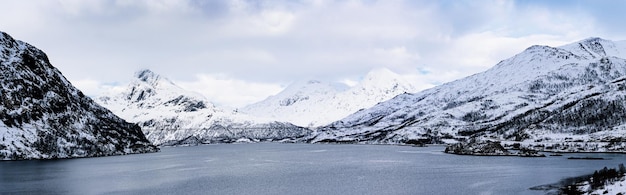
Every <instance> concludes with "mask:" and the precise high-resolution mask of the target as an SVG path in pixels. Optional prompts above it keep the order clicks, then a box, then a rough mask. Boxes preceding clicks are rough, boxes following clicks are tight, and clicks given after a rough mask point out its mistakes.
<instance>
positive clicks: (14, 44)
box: [0, 32, 158, 160]
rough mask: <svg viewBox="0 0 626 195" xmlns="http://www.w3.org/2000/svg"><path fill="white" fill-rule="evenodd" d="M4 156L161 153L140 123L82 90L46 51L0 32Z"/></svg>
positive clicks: (0, 145) (1, 144) (0, 125)
mask: <svg viewBox="0 0 626 195" xmlns="http://www.w3.org/2000/svg"><path fill="white" fill-rule="evenodd" d="M0 75H2V76H1V77H0V85H1V87H0V97H1V99H0V137H2V139H1V140H0V159H4V160H19V159H56V158H74V157H94V156H109V155H121V154H133V153H145V152H156V151H158V148H156V147H155V146H153V145H152V144H151V143H150V142H149V141H148V140H147V139H146V137H145V136H144V134H143V133H142V132H141V129H140V128H139V126H137V125H134V124H130V123H127V122H126V121H124V120H123V119H121V118H119V117H117V116H116V115H114V114H113V113H111V112H110V111H109V110H107V109H106V108H103V107H101V106H99V105H98V104H96V103H95V102H94V101H93V100H92V99H90V98H89V97H87V96H85V95H83V93H82V92H81V91H79V90H78V89H76V88H75V87H74V86H72V84H71V83H70V82H69V81H67V79H65V77H63V75H62V74H61V72H59V70H57V69H56V68H54V67H53V66H52V65H51V64H50V62H49V60H48V57H47V56H46V54H45V53H44V52H42V51H41V50H39V49H37V48H35V47H33V46H31V45H29V44H28V43H25V42H22V41H19V40H14V39H13V38H12V37H11V36H9V35H8V34H6V33H4V32H0Z"/></svg>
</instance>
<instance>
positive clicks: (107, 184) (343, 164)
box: [0, 143, 626, 194]
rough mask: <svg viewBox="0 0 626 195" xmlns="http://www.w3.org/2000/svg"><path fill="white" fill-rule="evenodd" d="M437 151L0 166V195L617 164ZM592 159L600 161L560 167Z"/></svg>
mask: <svg viewBox="0 0 626 195" xmlns="http://www.w3.org/2000/svg"><path fill="white" fill-rule="evenodd" d="M443 150H444V147H442V146H430V147H407V146H385V145H325V144H276V143H272V144H218V145H204V146H196V147H169V148H162V151H161V152H159V153H151V154H138V155H126V156H111V157H99V158H82V159H65V160H39V161H6V162H0V194H11V193H14V194H543V193H545V192H543V191H533V190H529V188H530V187H533V186H538V185H542V184H549V183H554V182H557V181H559V180H560V179H563V178H566V177H573V176H579V175H583V174H589V173H593V171H594V170H597V169H601V168H603V167H605V166H607V167H616V166H617V165H618V164H619V163H624V162H625V160H626V155H623V154H565V155H564V156H559V157H545V158H522V157H489V156H459V155H451V154H445V153H443V152H442V151H443ZM570 156H578V157H581V156H594V157H603V158H607V159H608V160H568V159H567V157H570Z"/></svg>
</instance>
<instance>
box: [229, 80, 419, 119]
mask: <svg viewBox="0 0 626 195" xmlns="http://www.w3.org/2000/svg"><path fill="white" fill-rule="evenodd" d="M414 91H415V88H414V87H413V86H412V85H411V84H410V83H409V82H407V81H405V80H403V79H402V78H401V77H400V76H399V75H397V74H396V73H394V72H392V71H390V70H388V69H375V70H372V71H370V72H369V73H368V74H367V75H366V76H365V78H364V79H363V80H362V81H361V82H360V83H359V84H357V85H356V86H353V87H348V86H346V85H344V84H341V83H331V82H323V81H317V80H308V81H300V82H296V83H294V84H292V85H290V86H289V87H287V88H286V89H285V90H283V91H282V92H280V93H279V94H277V95H274V96H271V97H268V98H267V99H265V100H263V101H261V102H258V103H255V104H252V105H249V106H246V107H244V108H242V109H241V111H242V112H245V113H248V114H251V115H255V116H266V117H269V118H273V119H275V120H278V121H288V122H291V123H293V124H296V125H299V126H308V127H316V126H321V125H327V124H330V123H331V122H333V121H336V120H339V119H341V118H343V117H346V116H348V115H349V114H351V113H354V112H356V111H358V110H360V109H365V108H369V107H371V106H373V105H375V104H376V103H378V102H382V101H385V100H388V99H391V98H392V97H394V96H396V95H398V94H402V93H407V92H414Z"/></svg>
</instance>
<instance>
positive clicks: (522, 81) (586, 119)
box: [309, 38, 626, 151]
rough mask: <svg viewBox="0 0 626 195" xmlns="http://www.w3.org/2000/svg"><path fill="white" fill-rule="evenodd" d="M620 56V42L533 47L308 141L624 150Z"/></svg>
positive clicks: (625, 55)
mask: <svg viewBox="0 0 626 195" xmlns="http://www.w3.org/2000/svg"><path fill="white" fill-rule="evenodd" d="M625 59H626V42H624V41H621V42H613V41H609V40H604V39H600V38H589V39H585V40H582V41H579V42H575V43H572V44H568V45H564V46H561V47H549V46H532V47H530V48H528V49H526V50H525V51H523V52H522V53H520V54H517V55H515V56H513V57H511V58H509V59H506V60H503V61H501V62H499V63H498V64H497V65H495V66H494V67H493V68H491V69H489V70H487V71H485V72H482V73H478V74H475V75H472V76H469V77H466V78H463V79H459V80H456V81H453V82H450V83H446V84H443V85H440V86H437V87H434V88H431V89H427V90H424V91H422V92H419V93H413V94H401V95H399V96H397V97H395V98H393V99H391V100H388V101H385V102H382V103H379V104H377V105H375V106H373V107H371V108H368V109H365V110H361V111H358V112H356V113H354V114H352V115H350V116H348V117H346V118H344V119H342V120H339V121H336V122H333V123H332V124H330V125H327V126H325V127H323V128H320V129H319V130H318V131H317V132H316V133H315V134H314V135H313V137H312V138H311V139H310V140H309V141H311V142H358V143H408V142H412V143H415V142H420V143H446V142H455V141H457V140H461V139H463V138H467V137H470V136H471V137H477V138H483V139H494V140H502V141H526V142H529V143H544V142H547V143H569V142H574V141H580V142H582V141H596V142H602V143H600V144H599V145H598V148H586V149H584V150H586V151H604V150H615V149H622V150H623V148H624V145H623V143H622V142H621V141H623V140H624V136H625V135H626V60H625ZM535 145H537V144H535ZM554 147H558V145H555V146H554Z"/></svg>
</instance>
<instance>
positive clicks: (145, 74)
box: [135, 69, 161, 83]
mask: <svg viewBox="0 0 626 195" xmlns="http://www.w3.org/2000/svg"><path fill="white" fill-rule="evenodd" d="M135 78H137V79H139V80H140V81H143V82H147V83H154V82H156V81H158V80H159V79H160V78H161V76H159V75H158V74H156V73H154V72H152V71H151V70H150V69H143V70H139V71H137V72H135Z"/></svg>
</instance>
